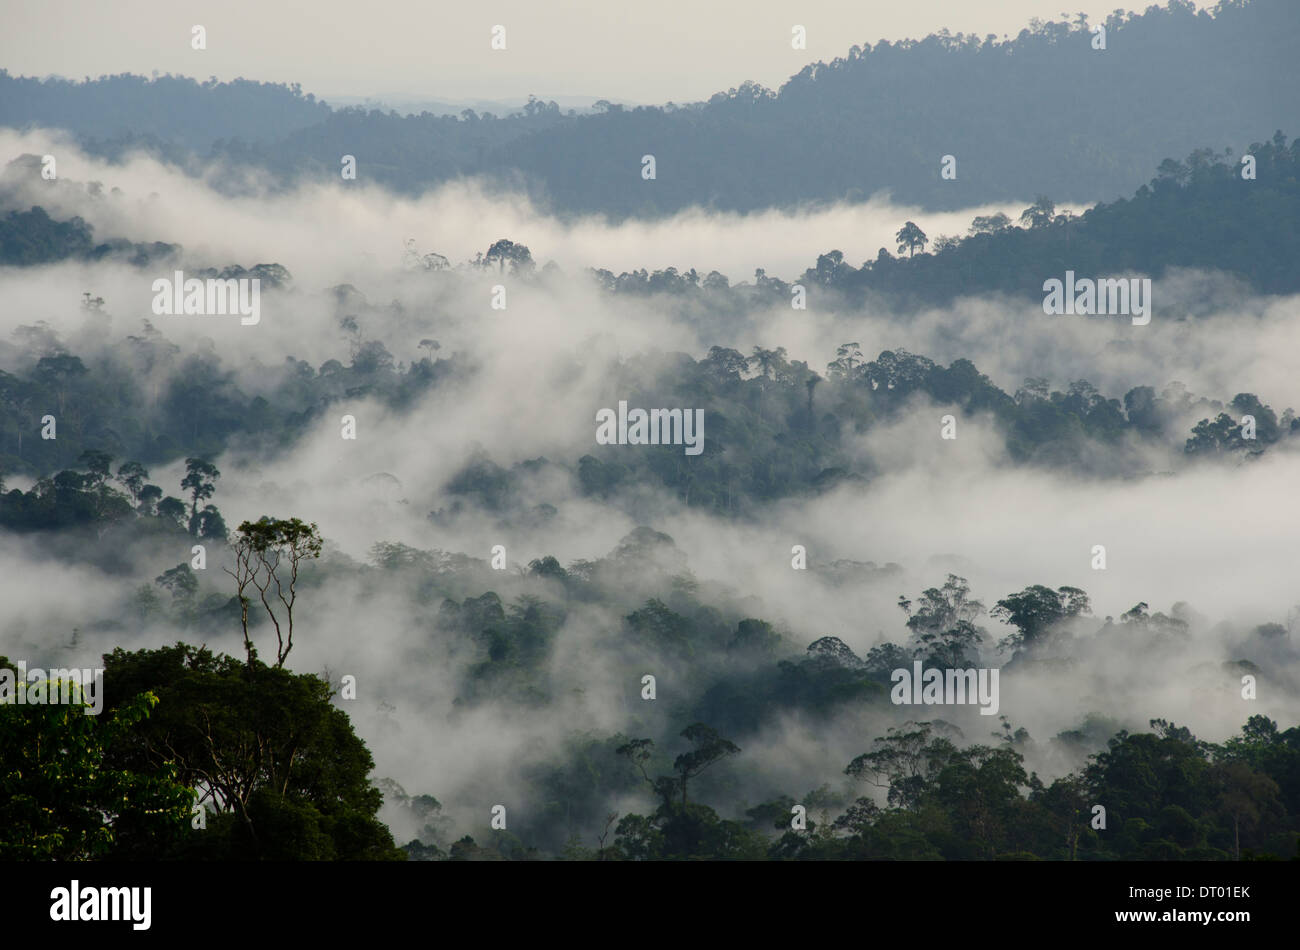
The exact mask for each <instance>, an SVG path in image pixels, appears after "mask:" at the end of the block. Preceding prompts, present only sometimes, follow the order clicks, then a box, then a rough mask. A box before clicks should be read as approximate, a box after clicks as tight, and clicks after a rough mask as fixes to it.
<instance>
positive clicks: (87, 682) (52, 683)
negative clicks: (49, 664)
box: [0, 660, 104, 716]
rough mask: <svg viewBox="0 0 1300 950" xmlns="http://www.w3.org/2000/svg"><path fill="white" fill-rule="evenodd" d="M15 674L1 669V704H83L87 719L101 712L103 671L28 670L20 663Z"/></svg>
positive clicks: (9, 670)
mask: <svg viewBox="0 0 1300 950" xmlns="http://www.w3.org/2000/svg"><path fill="white" fill-rule="evenodd" d="M15 665H16V666H17V667H18V672H17V674H15V673H14V671H13V670H11V669H9V668H8V667H0V704H7V705H18V706H59V705H62V706H69V705H74V704H84V705H85V707H86V715H87V716H98V715H99V714H100V713H101V712H103V710H104V689H103V687H104V669H103V667H98V668H96V669H92V670H86V669H83V670H79V669H76V668H73V669H66V670H65V669H53V670H49V671H46V670H42V669H35V668H33V669H31V670H29V669H27V661H26V660H19V661H18V663H17V664H15Z"/></svg>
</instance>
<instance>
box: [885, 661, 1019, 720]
mask: <svg viewBox="0 0 1300 950" xmlns="http://www.w3.org/2000/svg"><path fill="white" fill-rule="evenodd" d="M889 681H890V682H891V683H893V684H894V687H893V689H891V690H890V691H889V698H890V699H891V700H893V702H894V705H896V706H898V705H904V706H910V705H917V706H921V705H925V706H962V705H975V704H978V705H979V706H980V715H981V716H996V715H997V713H998V671H997V670H994V669H983V668H981V669H969V670H940V669H934V668H931V669H928V670H923V669H922V664H921V661H920V660H916V661H915V662H914V663H913V664H912V669H911V670H907V669H897V670H894V672H892V673H890V674H889Z"/></svg>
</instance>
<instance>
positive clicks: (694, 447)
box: [596, 400, 704, 455]
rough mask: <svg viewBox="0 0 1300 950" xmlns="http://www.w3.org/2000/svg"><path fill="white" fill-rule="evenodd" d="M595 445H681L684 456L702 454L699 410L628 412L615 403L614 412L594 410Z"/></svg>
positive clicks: (702, 445)
mask: <svg viewBox="0 0 1300 950" xmlns="http://www.w3.org/2000/svg"><path fill="white" fill-rule="evenodd" d="M596 443H597V444H598V445H684V446H686V454H687V455H699V454H700V453H701V452H703V451H704V410H703V409H651V410H649V411H648V412H647V411H646V410H645V409H632V410H630V411H629V410H628V408H627V401H626V400H619V403H618V412H615V411H614V410H613V409H598V410H596Z"/></svg>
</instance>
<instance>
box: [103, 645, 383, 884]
mask: <svg viewBox="0 0 1300 950" xmlns="http://www.w3.org/2000/svg"><path fill="white" fill-rule="evenodd" d="M104 683H105V688H106V706H105V708H106V710H112V709H115V708H116V707H117V705H118V704H119V703H120V702H122V701H123V700H124V698H125V697H128V696H131V695H134V694H136V693H138V692H141V691H145V690H148V691H149V692H152V693H153V694H154V695H156V696H157V697H158V700H159V701H158V704H157V708H156V710H155V713H154V715H153V716H152V717H151V718H150V719H149V720H148V722H146V723H143V724H142V725H141V726H140V727H138V728H137V729H135V730H133V731H132V732H131V733H129V734H127V735H124V736H122V737H120V739H119V741H117V742H115V743H114V744H113V747H112V749H111V752H110V755H109V761H110V763H111V764H112V765H113V766H114V767H117V768H123V769H129V770H140V771H144V770H148V769H152V768H158V767H160V766H161V765H162V764H164V763H170V764H171V765H173V766H174V767H175V769H176V774H177V777H178V781H179V782H180V783H181V784H182V785H185V786H187V787H188V788H191V789H194V793H197V796H198V798H199V800H200V802H201V803H203V804H204V805H205V807H208V808H209V809H210V810H211V815H210V817H209V819H208V823H207V824H208V826H207V828H206V829H205V830H204V831H203V832H201V833H200V834H197V835H193V836H191V837H190V838H189V839H188V840H186V841H182V842H181V843H180V844H179V846H178V847H177V849H176V850H175V851H173V852H170V853H166V852H165V853H163V854H162V855H159V854H158V853H156V852H152V853H150V852H145V853H136V854H133V855H127V856H133V857H145V856H147V857H150V858H154V859H157V858H158V857H160V856H161V857H175V858H185V857H191V858H206V859H210V860H376V859H379V860H386V859H396V860H401V859H402V858H403V857H404V855H403V854H402V853H401V852H400V851H399V850H398V849H397V848H396V847H395V846H394V844H393V840H392V835H391V834H390V833H389V831H388V829H387V828H386V827H385V826H384V825H383V823H382V822H380V821H379V820H378V818H377V817H376V815H377V812H378V810H379V807H380V806H381V805H382V804H383V793H382V792H381V791H380V790H379V789H378V788H376V787H375V786H374V785H372V784H371V783H370V781H369V778H368V776H369V774H370V772H371V771H372V770H373V768H374V760H373V758H372V757H371V755H370V752H369V750H367V748H366V746H365V743H364V742H362V741H361V739H359V738H358V737H357V736H356V734H355V733H354V732H353V729H352V725H351V723H350V722H349V721H348V717H347V714H346V713H344V712H343V711H342V710H341V709H338V708H336V707H335V706H334V705H333V703H331V701H330V697H331V688H330V685H329V684H328V683H326V682H325V681H324V680H323V679H321V678H320V677H318V676H314V675H308V674H297V673H292V672H290V671H289V670H285V669H280V668H272V667H268V666H266V665H265V664H262V663H255V664H254V665H252V666H251V667H248V666H245V665H244V664H242V663H240V662H239V661H238V660H237V659H235V658H234V657H229V656H223V655H218V654H213V653H212V652H211V651H210V650H208V649H206V648H199V647H192V646H188V645H186V644H183V643H178V644H176V645H175V646H173V647H163V648H161V649H157V650H140V651H136V652H126V651H124V650H121V649H117V650H114V651H113V653H111V654H109V655H107V656H105V658H104ZM194 793H191V795H190V796H187V801H186V808H187V810H188V807H189V805H190V803H191V802H192V801H193V794H194Z"/></svg>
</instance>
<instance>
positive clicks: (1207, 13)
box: [0, 0, 1300, 217]
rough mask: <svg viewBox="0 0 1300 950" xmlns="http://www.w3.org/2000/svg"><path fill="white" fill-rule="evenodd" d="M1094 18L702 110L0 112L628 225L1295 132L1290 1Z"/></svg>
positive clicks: (1060, 179)
mask: <svg viewBox="0 0 1300 950" xmlns="http://www.w3.org/2000/svg"><path fill="white" fill-rule="evenodd" d="M1088 25H1089V24H1088V23H1087V22H1086V20H1085V19H1084V18H1083V16H1082V15H1080V16H1079V18H1077V19H1076V20H1074V21H1073V22H1070V21H1066V20H1061V21H1050V22H1042V21H1034V22H1033V23H1031V24H1030V26H1029V27H1027V28H1026V29H1024V30H1022V31H1021V32H1020V34H1019V35H1018V36H1016V37H1013V38H1006V37H1004V38H998V37H997V36H995V35H993V34H989V35H988V36H984V37H978V36H974V35H963V34H957V35H951V34H949V33H947V31H944V32H941V33H939V34H933V35H930V36H927V37H925V38H923V39H920V40H904V41H900V42H895V43H890V42H888V41H883V40H882V41H881V42H879V43H877V44H876V45H875V46H872V45H871V44H866V45H863V46H853V47H852V48H851V49H849V50H848V52H847V54H846V55H845V56H843V57H841V58H838V59H836V60H834V61H833V62H830V63H814V64H811V65H809V66H807V67H805V68H804V69H803V70H802V71H800V72H799V73H798V74H797V75H795V76H792V77H791V78H790V79H789V80H788V81H787V82H786V83H785V84H784V85H782V86H781V88H780V89H779V90H770V89H766V88H764V87H762V86H759V85H757V84H755V83H752V82H744V83H740V84H738V85H737V87H735V88H732V89H729V90H727V91H725V92H718V93H717V94H716V95H714V96H713V97H712V98H711V99H709V100H708V101H707V102H698V103H691V104H687V105H677V104H673V103H668V104H665V105H663V106H640V107H636V108H632V109H626V108H624V107H622V106H618V105H608V107H607V108H605V109H604V111H601V112H599V113H598V114H594V115H574V114H563V113H562V112H561V110H560V109H559V107H558V106H557V105H555V104H554V103H546V102H542V101H540V100H537V99H536V98H532V99H530V100H529V101H528V102H527V103H526V104H525V105H524V106H523V107H522V108H521V110H520V111H519V112H516V113H513V114H511V115H508V116H501V117H498V116H494V115H492V114H490V113H488V114H484V115H478V114H476V113H474V112H473V111H472V110H466V111H465V112H463V113H462V114H461V115H460V116H434V115H430V114H428V113H425V114H422V115H418V116H416V115H407V116H399V115H397V114H396V113H388V114H384V113H381V112H379V111H378V110H371V111H366V110H365V109H362V108H359V107H353V108H345V109H339V110H330V109H329V107H328V106H326V105H325V104H324V103H321V102H318V101H316V99H315V98H314V97H313V96H311V95H310V94H307V95H304V94H303V93H302V91H301V89H300V88H298V87H296V86H292V87H291V86H275V85H268V84H264V83H256V82H250V81H246V80H236V81H235V82H232V83H216V82H212V81H209V82H205V83H198V82H195V81H194V80H192V79H185V78H181V77H170V76H167V77H161V78H154V79H152V80H150V79H145V78H144V77H140V76H130V75H122V76H112V77H101V78H99V79H96V80H89V79H88V80H87V81H85V82H69V81H67V80H60V79H48V80H44V81H39V80H36V79H31V78H24V77H16V76H9V75H7V74H2V73H0V124H3V125H8V126H11V127H15V128H24V127H27V126H29V125H31V124H32V123H34V122H36V121H37V120H38V119H39V121H41V122H42V123H43V124H45V125H47V126H54V127H62V128H66V129H69V130H71V131H73V132H75V133H76V134H77V135H78V137H79V139H80V140H81V142H82V144H83V146H84V147H87V148H90V149H93V150H95V151H96V152H97V153H99V154H104V155H109V156H121V155H123V154H125V152H126V151H127V150H129V149H130V148H145V149H150V150H153V151H154V152H155V153H157V154H160V155H162V156H163V157H165V158H167V159H169V160H170V161H173V162H175V163H177V164H180V165H182V166H183V167H187V168H191V169H194V170H195V171H197V170H198V169H199V168H200V167H201V165H202V163H203V162H206V161H208V160H210V159H219V160H222V161H226V162H229V163H232V164H236V165H248V164H252V165H257V166H260V167H263V168H265V169H267V170H269V171H272V172H274V173H276V174H277V175H279V176H280V177H281V179H282V181H284V182H286V183H288V182H291V181H295V180H301V179H316V180H329V179H337V178H338V176H339V161H340V158H341V156H343V155H349V154H355V155H356V157H357V159H358V161H359V167H360V169H361V172H360V174H361V176H362V177H363V178H365V179H368V180H373V181H377V182H379V183H381V184H383V185H385V186H387V187H390V188H394V189H398V190H401V191H405V192H418V191H420V190H423V189H426V188H428V187H430V186H433V185H437V184H440V183H443V182H448V181H455V180H457V179H459V178H462V177H465V176H468V175H475V176H482V177H489V178H495V179H497V180H498V181H499V182H501V183H502V184H503V186H504V185H509V186H512V187H513V186H514V185H515V184H517V183H518V182H519V181H520V180H522V181H524V182H525V183H526V185H527V188H528V190H529V193H530V195H531V196H532V197H533V198H534V199H535V200H537V201H540V202H543V203H544V204H545V205H546V206H548V207H550V208H552V209H553V210H554V211H556V212H557V213H584V212H601V213H604V214H607V215H611V216H614V217H623V216H627V215H638V216H654V215H662V214H668V213H672V212H675V211H679V210H681V209H684V208H688V207H692V206H702V207H706V208H714V209H718V210H734V211H752V210H756V209H760V208H767V207H785V206H794V205H798V204H805V203H807V202H810V201H838V200H850V201H854V200H865V199H866V198H867V197H868V196H870V195H871V194H872V193H874V192H877V191H880V190H881V189H889V190H890V191H891V192H892V194H893V196H894V198H895V199H896V200H899V201H903V202H908V203H915V204H919V205H922V206H924V207H927V208H946V209H952V208H960V207H967V206H972V205H977V204H982V203H989V202H995V201H1005V200H1015V199H1017V198H1019V197H1020V196H1022V195H1023V194H1025V193H1026V189H1028V191H1029V193H1031V194H1039V193H1042V194H1050V195H1053V196H1054V197H1055V199H1056V200H1057V201H1059V202H1067V201H1096V200H1099V199H1100V200H1105V199H1110V198H1114V197H1117V196H1119V195H1123V194H1128V193H1129V192H1131V191H1132V190H1133V189H1134V188H1136V187H1137V186H1138V185H1139V184H1140V183H1141V182H1142V181H1143V180H1145V178H1146V175H1147V174H1148V169H1149V168H1151V167H1153V166H1154V165H1155V164H1157V163H1158V162H1159V161H1160V160H1161V159H1162V158H1164V157H1166V156H1168V155H1171V154H1172V155H1182V154H1186V153H1187V152H1189V151H1191V150H1192V149H1194V148H1198V147H1201V146H1202V145H1204V144H1206V143H1207V142H1208V143H1209V144H1210V146H1211V147H1212V148H1213V150H1214V151H1216V152H1218V151H1221V150H1222V149H1223V148H1224V147H1233V146H1234V145H1235V147H1237V148H1240V147H1241V146H1242V145H1244V143H1245V142H1246V141H1247V139H1248V138H1249V136H1251V135H1252V134H1256V132H1257V130H1258V129H1259V128H1260V127H1261V126H1268V127H1269V128H1275V127H1277V126H1278V125H1283V126H1285V127H1290V128H1295V127H1296V125H1297V124H1298V123H1300V99H1297V91H1296V87H1295V84H1293V83H1285V82H1264V81H1261V80H1260V78H1259V77H1260V76H1261V75H1266V74H1270V73H1276V72H1279V71H1283V72H1284V71H1285V69H1286V64H1288V63H1290V61H1291V60H1292V58H1293V56H1294V50H1295V49H1296V47H1297V45H1300V22H1298V21H1297V19H1296V17H1295V16H1294V10H1293V7H1292V5H1291V3H1290V0H1254V2H1246V0H1222V2H1220V3H1218V4H1217V5H1216V6H1215V7H1213V9H1211V10H1201V11H1199V12H1198V11H1196V10H1195V9H1194V8H1193V6H1192V4H1191V3H1188V2H1185V0H1171V2H1169V3H1168V4H1167V5H1166V6H1165V7H1163V8H1161V7H1156V6H1152V7H1150V8H1148V9H1147V10H1146V11H1145V12H1143V13H1127V14H1125V13H1122V12H1116V13H1114V14H1112V15H1111V16H1110V17H1108V18H1107V19H1106V21H1105V27H1106V30H1107V38H1106V48H1105V49H1104V50H1097V49H1094V48H1093V47H1092V41H1093V39H1094V35H1093V34H1092V33H1090V32H1089V31H1088ZM846 42H849V40H846ZM919 77H924V79H925V81H924V82H921V81H918V78H919ZM1139 88H1140V89H1141V90H1142V94H1141V95H1140V96H1137V95H1132V94H1131V93H1132V90H1134V89H1139ZM1042 102H1051V103H1054V106H1053V107H1052V108H1050V109H1044V108H1040V107H1039V104H1040V103H1042ZM1028 116H1033V117H1034V118H1033V135H1032V136H1026V134H1025V129H1026V122H1027V121H1028V120H1027V117H1028ZM1012 142H1014V143H1015V147H1013V148H1012V147H1008V145H1007V143H1012ZM362 143H364V147H362ZM644 154H653V155H655V156H656V160H657V165H658V173H657V177H656V179H655V180H654V181H653V182H643V181H641V180H640V171H641V164H640V163H641V158H642V156H643V155H644ZM945 155H952V156H955V157H956V159H957V163H958V165H957V168H958V171H957V177H956V179H955V180H944V179H942V178H941V176H940V160H941V158H942V157H943V156H945ZM741 169H744V173H740V172H739V170H741ZM633 185H638V186H640V187H633ZM223 186H224V187H237V183H236V182H235V181H229V182H226V183H225V184H224V185H223ZM1279 217H1281V216H1280V215H1279Z"/></svg>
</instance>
